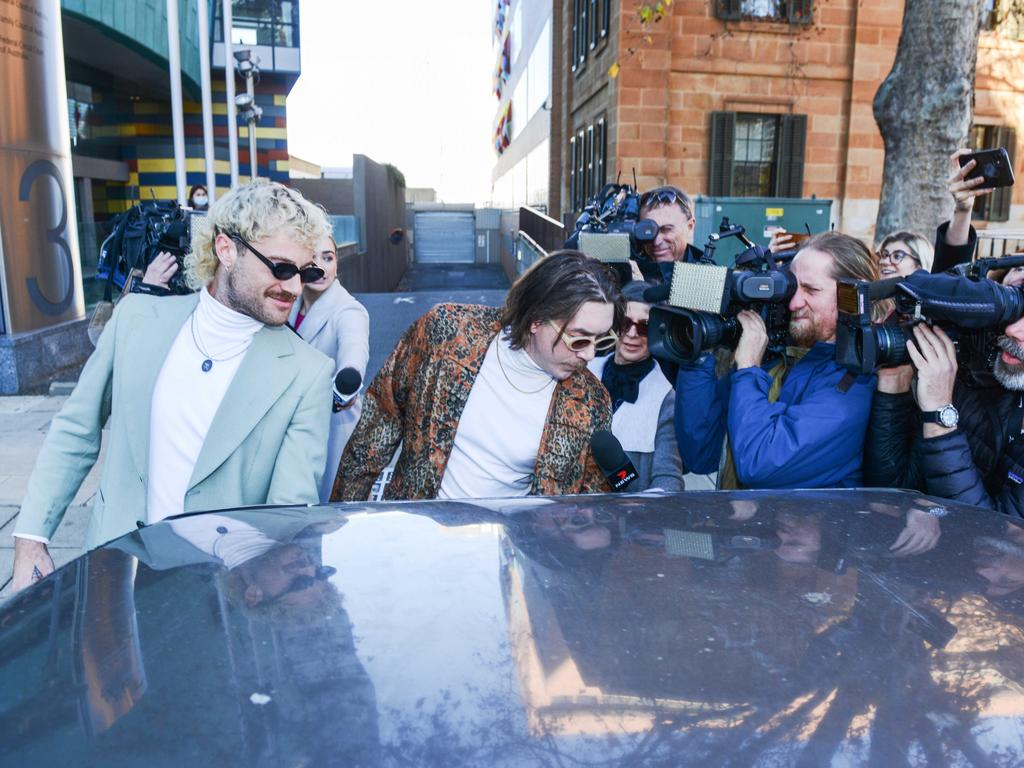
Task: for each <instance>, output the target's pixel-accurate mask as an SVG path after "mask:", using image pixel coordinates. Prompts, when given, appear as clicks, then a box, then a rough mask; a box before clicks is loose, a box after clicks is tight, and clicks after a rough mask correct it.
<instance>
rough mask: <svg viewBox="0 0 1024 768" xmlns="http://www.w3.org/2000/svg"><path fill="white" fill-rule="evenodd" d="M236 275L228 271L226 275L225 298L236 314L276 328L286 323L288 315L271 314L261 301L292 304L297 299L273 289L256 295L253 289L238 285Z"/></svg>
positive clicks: (290, 294) (287, 293) (292, 295)
mask: <svg viewBox="0 0 1024 768" xmlns="http://www.w3.org/2000/svg"><path fill="white" fill-rule="evenodd" d="M236 274H237V273H236V272H234V271H230V272H228V274H227V281H226V285H225V298H226V299H227V304H228V306H229V307H231V308H232V309H233V310H235V311H236V312H241V313H242V314H243V315H248V316H249V317H251V318H252V319H253V320H258V321H259V322H261V323H263V324H264V325H270V326H277V325H284V324H285V323H286V322H288V313H285V314H284V315H283V316H281V315H276V314H274V313H272V312H271V311H270V310H269V308H268V307H267V305H266V304H265V303H264V301H263V300H264V299H265V298H272V299H280V300H281V301H287V302H289V303H294V302H295V299H296V298H298V297H297V296H295V295H294V294H292V293H289V292H288V291H278V290H273V289H271V290H267V291H265V292H264V293H263V294H262V295H257V293H256V292H255V291H254V290H253V289H251V288H247V287H246V286H242V285H239V281H238V280H237V279H236Z"/></svg>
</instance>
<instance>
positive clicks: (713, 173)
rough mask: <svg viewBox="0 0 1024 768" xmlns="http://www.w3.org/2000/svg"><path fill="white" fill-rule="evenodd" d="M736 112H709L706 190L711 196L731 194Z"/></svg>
mask: <svg viewBox="0 0 1024 768" xmlns="http://www.w3.org/2000/svg"><path fill="white" fill-rule="evenodd" d="M735 136H736V113H735V112H712V113H711V163H710V164H709V166H708V192H709V194H710V195H711V196H712V197H722V196H725V195H731V194H732V157H733V147H734V144H735V141H736V138H735Z"/></svg>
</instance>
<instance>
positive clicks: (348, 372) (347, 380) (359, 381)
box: [333, 368, 363, 413]
mask: <svg viewBox="0 0 1024 768" xmlns="http://www.w3.org/2000/svg"><path fill="white" fill-rule="evenodd" d="M362 389H363V377H362V375H361V374H360V373H359V371H357V370H356V369H355V368H342V369H341V370H340V371H338V375H337V376H335V377H334V393H333V394H334V412H335V413H337V412H338V411H340V410H341V409H342V408H344V407H345V406H346V405H348V404H349V403H351V402H352V400H354V399H355V398H356V397H357V396H358V395H359V393H360V392H361V391H362Z"/></svg>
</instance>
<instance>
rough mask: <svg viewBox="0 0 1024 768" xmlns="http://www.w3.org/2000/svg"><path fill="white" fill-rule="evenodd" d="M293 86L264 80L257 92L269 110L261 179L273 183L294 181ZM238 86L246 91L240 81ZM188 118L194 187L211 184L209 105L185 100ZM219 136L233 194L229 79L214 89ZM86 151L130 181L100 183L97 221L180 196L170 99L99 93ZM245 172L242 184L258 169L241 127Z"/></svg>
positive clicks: (260, 146)
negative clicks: (122, 169)
mask: <svg viewBox="0 0 1024 768" xmlns="http://www.w3.org/2000/svg"><path fill="white" fill-rule="evenodd" d="M292 82H293V79H292V78H287V79H286V78H274V77H272V76H264V77H263V79H262V80H261V82H260V83H259V84H258V85H257V87H256V103H257V104H258V105H259V106H260V107H262V109H263V116H262V118H261V119H260V122H259V123H258V124H257V126H256V147H257V153H258V156H259V167H258V169H257V175H259V176H262V177H266V178H270V179H273V180H274V181H282V182H286V181H287V180H288V134H287V113H286V109H285V100H286V98H287V94H288V91H289V90H290V88H291V85H292ZM236 87H237V88H238V89H241V87H242V84H241V81H240V80H239V81H238V84H237V86H236ZM184 113H185V155H186V157H187V161H186V164H185V168H186V174H187V177H186V180H187V184H188V186H191V185H193V184H206V164H205V161H204V159H203V119H202V106H201V105H200V104H199V103H198V102H195V101H185V103H184ZM213 133H214V157H215V160H214V165H215V171H216V174H217V192H218V194H220V193H223V192H226V191H227V190H228V189H229V187H230V183H231V166H230V160H229V155H228V122H227V103H226V99H225V92H224V81H223V78H221V79H219V80H217V81H215V82H214V83H213ZM81 151H83V152H84V153H85V154H90V155H96V156H102V157H108V158H110V159H116V160H120V161H122V162H124V163H125V164H127V166H128V168H129V178H128V181H127V182H118V181H103V182H99V181H97V182H94V184H93V205H94V210H95V215H96V218H97V219H98V220H103V219H106V218H109V217H110V216H113V215H116V214H118V213H120V212H122V211H124V210H126V209H127V208H129V207H131V205H132V203H133V200H138V199H143V200H149V199H154V198H155V199H160V200H173V199H174V198H175V197H176V196H177V190H176V188H175V176H174V168H175V165H174V146H173V137H172V130H171V105H170V102H169V101H154V100H146V99H134V98H125V97H121V96H114V95H109V94H103V93H102V92H98V91H97V90H94V92H93V105H92V110H91V112H90V115H89V129H88V139H85V140H83V142H82V147H81ZM238 166H239V167H238V172H239V180H240V181H241V182H246V181H248V180H249V179H250V178H251V175H252V169H251V167H250V158H249V128H248V126H247V125H245V124H242V125H240V126H239V127H238Z"/></svg>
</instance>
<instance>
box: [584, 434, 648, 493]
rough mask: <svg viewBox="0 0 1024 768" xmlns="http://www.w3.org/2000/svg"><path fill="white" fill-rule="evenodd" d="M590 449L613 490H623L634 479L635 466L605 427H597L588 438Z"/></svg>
mask: <svg viewBox="0 0 1024 768" xmlns="http://www.w3.org/2000/svg"><path fill="white" fill-rule="evenodd" d="M590 451H591V453H593V454H594V461H596V462H597V466H599V467H600V468H601V471H602V472H604V476H605V479H606V480H607V481H608V485H610V486H611V487H612V490H613V491H624V490H626V488H627V486H629V484H630V483H632V482H633V481H634V480H636V478H637V474H636V467H634V466H633V463H632V462H631V461H630V460H629V457H627V456H626V452H625V451H623V450H622V444H621V443H620V442H619V441H618V439H617V438H616V437H615V435H613V434H612V433H611V432H609V431H608V430H607V429H599V430H598V431H597V432H595V433H594V436H593V437H591V438H590Z"/></svg>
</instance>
